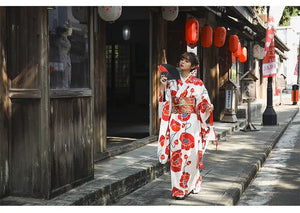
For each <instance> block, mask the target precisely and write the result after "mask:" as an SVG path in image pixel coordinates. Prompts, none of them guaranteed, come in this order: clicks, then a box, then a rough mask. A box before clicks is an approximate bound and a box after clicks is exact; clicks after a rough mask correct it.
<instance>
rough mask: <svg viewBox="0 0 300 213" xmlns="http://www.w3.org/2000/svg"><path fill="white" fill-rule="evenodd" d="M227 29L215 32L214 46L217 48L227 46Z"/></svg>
mask: <svg viewBox="0 0 300 213" xmlns="http://www.w3.org/2000/svg"><path fill="white" fill-rule="evenodd" d="M225 39H226V29H225V27H217V29H216V32H215V39H214V45H215V46H216V47H222V46H223V45H224V44H225Z"/></svg>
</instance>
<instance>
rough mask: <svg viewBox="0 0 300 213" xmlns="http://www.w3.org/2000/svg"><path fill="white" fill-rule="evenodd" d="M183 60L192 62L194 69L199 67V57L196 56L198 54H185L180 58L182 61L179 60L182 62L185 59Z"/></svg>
mask: <svg viewBox="0 0 300 213" xmlns="http://www.w3.org/2000/svg"><path fill="white" fill-rule="evenodd" d="M183 58H184V59H187V60H189V61H190V62H191V66H192V67H193V66H197V65H199V59H198V57H197V56H196V54H195V53H193V52H185V53H183V54H182V55H181V56H180V59H179V60H181V59H183Z"/></svg>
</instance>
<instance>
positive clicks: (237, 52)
mask: <svg viewBox="0 0 300 213" xmlns="http://www.w3.org/2000/svg"><path fill="white" fill-rule="evenodd" d="M241 51H242V48H241V43H240V42H239V43H238V48H237V50H236V51H235V52H234V53H233V55H234V56H235V57H240V55H241V53H242V52H241Z"/></svg>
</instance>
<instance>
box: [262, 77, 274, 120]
mask: <svg viewBox="0 0 300 213" xmlns="http://www.w3.org/2000/svg"><path fill="white" fill-rule="evenodd" d="M263 125H264V126H265V125H277V114H276V112H275V110H274V108H273V89H272V77H268V87H267V107H266V110H265V111H264V113H263Z"/></svg>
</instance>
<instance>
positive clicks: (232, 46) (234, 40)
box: [229, 35, 239, 53]
mask: <svg viewBox="0 0 300 213" xmlns="http://www.w3.org/2000/svg"><path fill="white" fill-rule="evenodd" d="M238 45H239V37H237V35H231V36H230V37H229V50H230V52H232V53H233V52H235V51H237V49H238Z"/></svg>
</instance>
